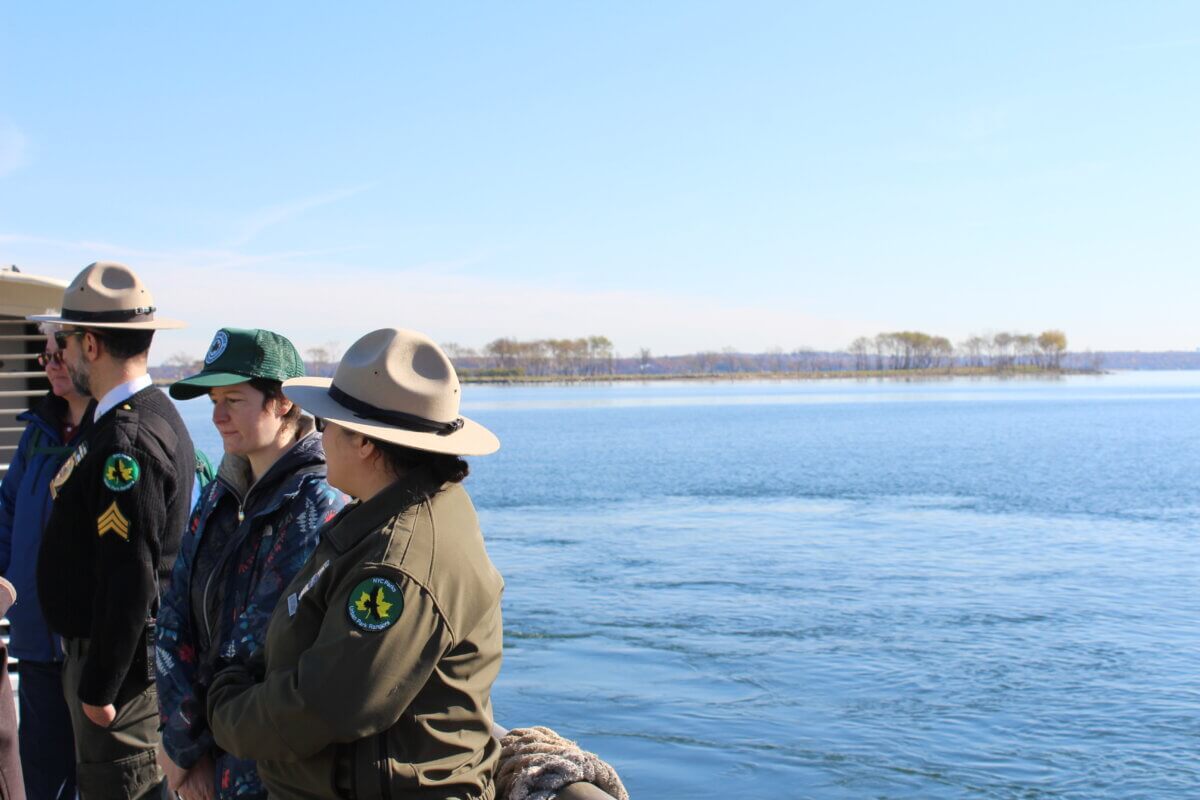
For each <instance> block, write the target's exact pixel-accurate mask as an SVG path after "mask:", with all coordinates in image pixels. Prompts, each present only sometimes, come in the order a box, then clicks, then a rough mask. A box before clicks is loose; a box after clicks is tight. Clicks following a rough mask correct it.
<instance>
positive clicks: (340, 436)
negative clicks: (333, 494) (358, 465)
mask: <svg viewBox="0 0 1200 800" xmlns="http://www.w3.org/2000/svg"><path fill="white" fill-rule="evenodd" d="M355 438H356V437H355V436H353V433H352V431H348V430H346V429H345V428H343V427H342V426H341V425H338V424H337V423H334V422H328V421H327V422H326V423H325V431H324V432H323V433H322V434H321V445H322V447H324V448H325V480H327V481H329V485H330V486H332V487H333V488H335V489H337V490H339V491H342V492H345V493H346V494H348V495H350V496H351V497H353V496H354V494H353V492H351V491H350V489H349V488H348V487H347V486H346V484H347V478H348V477H349V476H350V475H351V474H352V473H353V469H354V467H353V463H354V462H353V461H352V460H351V457H352V456H353V452H352V448H353V445H354V442H353V441H352V440H353V439H355Z"/></svg>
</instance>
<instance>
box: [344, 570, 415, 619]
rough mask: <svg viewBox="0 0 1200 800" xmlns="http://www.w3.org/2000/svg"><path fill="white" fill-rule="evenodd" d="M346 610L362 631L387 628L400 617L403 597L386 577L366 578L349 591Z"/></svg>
mask: <svg viewBox="0 0 1200 800" xmlns="http://www.w3.org/2000/svg"><path fill="white" fill-rule="evenodd" d="M346 610H347V611H349V612H350V621H351V622H353V623H354V624H355V625H357V626H358V627H360V628H362V629H363V630H364V631H382V630H387V629H388V628H390V627H392V625H393V624H394V623H395V622H396V620H398V619H399V618H400V612H401V611H403V610H404V597H403V595H401V594H400V587H398V586H396V584H394V583H392V582H391V581H390V580H388V579H387V578H382V577H375V578H367V579H366V580H365V581H361V582H360V583H359V584H358V585H357V586H355V587H354V588H353V589H352V590H351V591H350V598H349V600H348V601H347V603H346Z"/></svg>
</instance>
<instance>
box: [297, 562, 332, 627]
mask: <svg viewBox="0 0 1200 800" xmlns="http://www.w3.org/2000/svg"><path fill="white" fill-rule="evenodd" d="M328 566H329V559H325V563H324V564H322V565H321V566H320V567H318V568H317V571H316V572H314V573H313V574H312V577H311V578H309V579H308V582H307V583H305V584H304V587H303V588H302V589H301V590H300V591H298V592H292V593H291V594H289V595H288V601H287V603H288V616H289V617H294V616H296V610H297V609H298V608H300V598H302V597H304V595H305V593H307V592H308V590H309V589H311V588H312V587H314V586H316V585H317V581H318V580H319V579H320V577H321V573H323V572H324V571H325V568H326V567H328Z"/></svg>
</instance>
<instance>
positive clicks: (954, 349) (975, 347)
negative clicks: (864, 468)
mask: <svg viewBox="0 0 1200 800" xmlns="http://www.w3.org/2000/svg"><path fill="white" fill-rule="evenodd" d="M443 347H444V348H445V350H446V353H447V354H448V355H449V356H450V357H451V359H452V360H453V361H454V364H455V366H456V367H457V368H458V369H459V371H460V372H461V373H462V374H463V375H464V377H467V378H485V379H488V378H490V379H504V378H518V379H519V378H554V377H561V378H585V379H586V378H595V377H599V376H624V377H629V376H637V375H651V376H653V375H675V376H681V375H696V376H703V375H722V374H796V373H831V372H862V373H871V372H912V371H974V372H1015V371H1059V370H1062V369H1064V368H1065V366H1064V357H1065V356H1066V354H1067V336H1066V334H1065V333H1063V332H1062V331H1059V330H1047V331H1043V332H1042V333H1041V334H1040V335H1037V336H1034V335H1032V334H1026V333H1013V332H1001V333H996V334H991V335H988V336H982V335H974V336H971V337H969V338H967V339H966V340H964V341H962V342H960V343H959V344H958V345H957V346H956V345H954V344H953V343H952V342H951V341H950V340H949V339H947V338H946V337H944V336H933V335H930V334H927V333H922V332H920V331H894V332H890V333H880V334H878V335H876V336H874V337H871V338H868V337H865V336H863V337H859V338H858V339H855V340H854V341H853V342H852V343H851V344H850V347H849V348H847V349H846V350H845V351H817V350H813V349H811V348H806V347H800V348H796V349H794V350H791V351H784V350H783V348H778V347H777V348H773V349H771V350H769V351H767V352H765V353H743V352H740V351H738V350H737V348H734V347H726V348H723V349H722V350H721V351H703V352H699V353H692V354H689V355H681V356H655V355H654V354H653V353H652V352H651V351H650V350H649V349H648V348H641V349H639V350H638V352H637V354H636V355H631V356H622V355H621V354H619V353H616V352H615V350H614V348H613V343H612V341H611V340H610V339H608V337H606V336H587V337H580V338H577V339H530V340H524V341H522V340H519V339H515V338H511V337H504V338H500V339H494V340H493V341H491V342H489V343H488V344H486V345H484V346H483V347H482V348H481V349H479V350H475V349H473V348H469V347H464V346H462V345H460V344H457V343H454V342H451V343H448V344H445V345H443ZM1098 366H1099V365H1098V364H1094V363H1093V364H1085V365H1081V366H1076V367H1074V368H1085V369H1086V368H1097V367H1098Z"/></svg>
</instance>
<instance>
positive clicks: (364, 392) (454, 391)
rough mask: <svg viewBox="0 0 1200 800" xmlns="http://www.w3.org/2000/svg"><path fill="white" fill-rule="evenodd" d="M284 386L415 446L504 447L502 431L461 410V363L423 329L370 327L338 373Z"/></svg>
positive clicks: (368, 429)
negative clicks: (461, 413) (498, 435)
mask: <svg viewBox="0 0 1200 800" xmlns="http://www.w3.org/2000/svg"><path fill="white" fill-rule="evenodd" d="M283 393H284V394H285V395H287V398H288V399H289V400H291V401H292V402H293V403H295V404H296V405H298V406H300V407H301V408H302V409H304V410H305V411H307V412H308V413H310V414H312V415H313V416H315V417H321V418H322V419H327V420H329V421H330V422H336V423H337V424H338V425H341V426H342V427H344V428H348V429H350V430H352V431H355V432H357V433H361V434H362V435H363V436H367V437H370V438H372V439H379V440H381V441H385V442H392V443H393V444H399V445H403V446H404V447H411V448H413V449H414V450H424V451H427V452H430V453H446V454H450V455H456V456H485V455H487V454H488V453H494V452H496V451H497V450H499V449H500V440H499V439H497V438H496V435H495V434H493V433H492V432H491V431H489V430H488V429H487V428H485V427H483V426H482V425H480V424H479V423H477V422H472V421H471V420H469V419H466V418H465V417H461V416H459V413H458V408H459V402H460V400H461V399H462V390H461V388H460V387H459V383H458V375H457V374H455V372H454V365H453V364H451V363H450V359H449V358H447V356H446V354H445V353H443V352H442V348H440V347H438V346H437V344H435V343H434V341H433V340H432V339H430V338H429V337H428V336H426V335H425V334H423V333H417V332H416V331H408V330H403V329H401V328H382V329H380V330H377V331H371V332H370V333H368V334H367V335H366V336H364V337H362V338H361V339H359V340H358V341H357V342H355V343H354V344H352V345H351V346H350V349H349V350H347V351H346V355H345V356H343V357H342V360H341V362H340V363H339V364H338V366H337V371H336V372H334V375H333V378H332V380H331V379H329V378H292V379H290V380H286V381H284V382H283Z"/></svg>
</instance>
